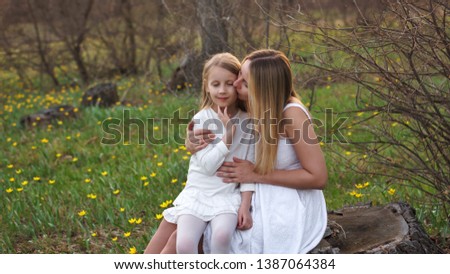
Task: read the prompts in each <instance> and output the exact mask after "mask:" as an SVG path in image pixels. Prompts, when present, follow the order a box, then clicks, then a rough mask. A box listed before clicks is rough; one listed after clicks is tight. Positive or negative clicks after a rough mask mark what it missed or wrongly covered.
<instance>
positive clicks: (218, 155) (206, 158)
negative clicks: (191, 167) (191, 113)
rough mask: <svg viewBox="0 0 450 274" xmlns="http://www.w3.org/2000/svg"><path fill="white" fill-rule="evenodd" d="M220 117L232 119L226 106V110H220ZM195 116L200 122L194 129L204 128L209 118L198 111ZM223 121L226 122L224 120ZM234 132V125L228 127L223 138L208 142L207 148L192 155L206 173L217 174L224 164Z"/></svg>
mask: <svg viewBox="0 0 450 274" xmlns="http://www.w3.org/2000/svg"><path fill="white" fill-rule="evenodd" d="M219 117H220V118H221V119H224V120H225V119H228V120H229V119H230V118H229V116H228V114H227V112H226V108H225V110H224V112H221V111H220V110H219ZM194 118H196V119H199V120H200V123H199V124H198V125H196V126H194V130H195V129H196V127H199V128H202V126H203V124H204V122H205V120H206V119H207V118H205V117H203V116H202V112H200V113H198V114H197V115H196V117H194ZM222 122H223V123H225V122H224V121H222ZM233 134H234V127H230V128H228V129H226V130H225V133H224V134H223V137H222V139H221V140H219V139H216V140H214V142H213V143H211V144H208V145H207V146H206V147H205V148H203V149H202V150H200V151H197V152H196V153H195V154H194V155H193V156H192V157H194V159H195V160H197V162H198V164H199V165H200V166H202V167H203V170H204V173H205V174H207V175H210V176H212V175H215V173H216V172H217V169H218V168H219V167H220V166H221V165H222V164H223V162H224V160H225V158H226V156H227V155H228V153H229V152H230V151H229V147H230V145H231V143H232V139H233Z"/></svg>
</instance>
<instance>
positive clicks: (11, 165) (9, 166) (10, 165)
mask: <svg viewBox="0 0 450 274" xmlns="http://www.w3.org/2000/svg"><path fill="white" fill-rule="evenodd" d="M6 167H7V168H13V167H14V165H13V164H9V165H7V166H6Z"/></svg>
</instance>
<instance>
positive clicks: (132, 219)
mask: <svg viewBox="0 0 450 274" xmlns="http://www.w3.org/2000/svg"><path fill="white" fill-rule="evenodd" d="M128 222H129V223H130V224H134V223H135V222H136V218H131V219H129V220H128Z"/></svg>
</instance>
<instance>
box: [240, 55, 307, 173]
mask: <svg viewBox="0 0 450 274" xmlns="http://www.w3.org/2000/svg"><path fill="white" fill-rule="evenodd" d="M247 60H248V61H250V66H249V70H250V73H249V83H248V88H249V107H250V114H251V117H252V118H254V119H255V121H256V122H257V134H258V137H259V142H258V143H257V144H256V162H255V171H256V172H257V173H259V174H267V173H269V172H271V171H273V170H274V169H275V165H276V159H277V150H278V140H279V134H280V133H281V132H282V131H281V126H282V125H281V121H282V119H283V109H284V107H285V106H286V104H287V103H288V101H289V99H290V98H291V97H295V98H298V95H297V94H296V93H295V91H294V88H293V84H292V70H291V65H290V63H289V59H288V58H287V57H286V55H284V53H282V52H280V51H276V50H270V49H263V50H258V51H254V52H252V53H250V54H249V55H248V56H247V57H245V58H244V60H243V62H245V61H247Z"/></svg>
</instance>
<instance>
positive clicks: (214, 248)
mask: <svg viewBox="0 0 450 274" xmlns="http://www.w3.org/2000/svg"><path fill="white" fill-rule="evenodd" d="M210 223H211V253H217V254H219V253H220V254H226V253H229V252H230V243H231V237H232V236H233V233H234V231H235V230H236V225H237V216H236V214H220V215H217V216H216V217H215V218H214V219H212V220H211V222H210ZM207 225H208V223H207V222H204V221H202V220H201V219H199V218H197V217H195V216H193V215H181V216H180V217H179V218H178V223H177V226H178V228H177V244H176V246H177V253H178V254H197V253H198V244H199V241H200V238H201V237H202V235H203V232H204V231H205V229H206V226H207Z"/></svg>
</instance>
